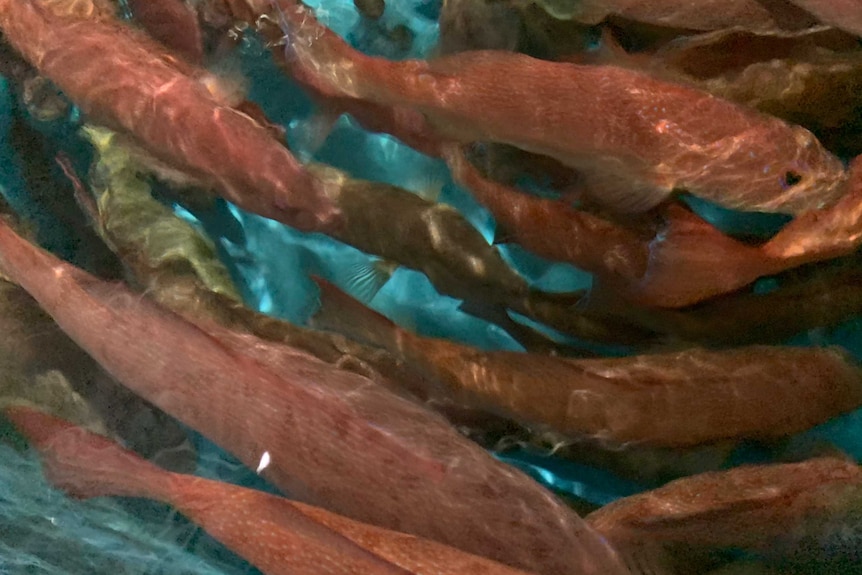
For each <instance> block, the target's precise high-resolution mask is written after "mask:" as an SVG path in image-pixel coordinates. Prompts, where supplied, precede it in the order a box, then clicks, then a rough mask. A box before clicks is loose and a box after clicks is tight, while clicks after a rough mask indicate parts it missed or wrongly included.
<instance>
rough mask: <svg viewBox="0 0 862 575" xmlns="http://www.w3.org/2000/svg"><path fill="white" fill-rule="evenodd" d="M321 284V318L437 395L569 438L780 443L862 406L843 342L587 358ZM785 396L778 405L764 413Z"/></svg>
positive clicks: (668, 443) (669, 443) (670, 443)
mask: <svg viewBox="0 0 862 575" xmlns="http://www.w3.org/2000/svg"><path fill="white" fill-rule="evenodd" d="M321 289H322V296H321V300H322V312H321V313H320V314H319V315H318V316H317V317H316V318H315V320H314V321H315V323H316V324H317V325H319V326H321V327H330V328H335V329H338V328H339V327H342V328H345V329H346V330H348V332H349V333H348V335H349V336H352V337H354V338H357V339H360V340H364V341H367V342H369V343H371V344H374V345H380V346H381V347H383V348H384V349H387V350H388V351H390V352H391V353H392V354H394V355H396V356H397V357H401V358H404V360H405V361H406V362H408V363H411V364H413V365H415V366H416V367H417V368H418V369H420V370H422V371H423V372H424V373H426V374H428V379H429V381H434V380H436V381H440V382H442V385H441V388H442V389H445V390H446V392H447V393H448V394H447V396H446V397H443V398H440V399H444V400H453V399H454V400H455V401H456V402H462V403H464V404H465V405H468V406H471V407H476V408H480V409H487V410H489V411H491V412H493V413H496V414H498V415H503V416H505V417H509V418H512V419H515V420H516V421H519V422H522V423H525V424H527V425H530V426H536V427H538V428H539V429H549V430H551V431H554V432H557V433H558V434H561V435H563V436H564V437H568V438H570V439H583V438H586V437H588V438H593V439H597V440H599V441H603V442H607V443H608V444H609V445H612V446H613V445H625V444H635V445H645V446H656V447H689V446H694V445H700V444H704V443H709V442H716V441H720V440H725V439H734V440H738V439H745V438H751V439H775V438H781V437H786V436H788V435H790V434H792V433H796V432H800V431H804V430H806V429H809V428H810V427H812V426H814V425H817V424H818V423H822V422H824V421H826V420H828V419H830V418H832V417H835V416H836V415H839V414H841V413H846V412H848V411H850V410H852V409H854V408H856V407H858V406H860V405H862V372H860V370H859V369H858V368H857V367H856V366H854V365H853V364H852V362H850V361H849V360H848V358H847V356H846V354H843V353H842V352H840V351H838V350H837V349H794V348H790V349H787V348H780V347H767V346H754V347H749V348H742V349H734V350H726V351H710V350H705V349H690V350H684V351H680V352H673V353H662V354H651V355H644V356H639V357H628V358H611V359H578V360H575V359H564V358H558V357H551V356H543V355H539V354H529V353H527V354H524V353H516V352H501V351H487V352H486V351H481V350H477V349H474V348H471V347H469V346H466V345H462V344H458V343H454V342H450V341H446V340H441V339H434V338H427V337H421V336H418V335H415V334H413V333H410V332H408V331H406V330H403V329H401V328H399V327H398V326H396V325H395V324H393V323H392V322H390V321H389V320H388V319H386V318H384V317H382V316H380V315H379V314H376V313H375V312H373V311H371V310H370V309H367V308H364V307H363V306H361V305H360V304H359V303H358V302H356V301H355V300H352V299H351V298H349V297H348V296H346V295H344V294H342V293H340V292H337V291H336V290H335V288H333V287H332V286H328V285H327V284H321ZM345 326H346V327H345ZM778 397H781V398H784V399H783V400H782V401H781V402H780V406H779V407H775V408H773V409H770V410H768V411H764V410H763V408H762V406H763V405H764V404H765V403H767V402H770V401H774V400H775V398H778ZM692 413H697V414H698V416H697V417H691V414H692Z"/></svg>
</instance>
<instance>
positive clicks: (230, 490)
mask: <svg viewBox="0 0 862 575" xmlns="http://www.w3.org/2000/svg"><path fill="white" fill-rule="evenodd" d="M4 412H5V415H6V417H8V418H9V419H10V420H11V421H12V423H13V425H15V426H16V427H17V428H18V429H19V430H20V431H21V433H22V434H23V435H24V436H25V437H26V438H27V439H29V440H30V441H31V443H32V444H33V446H34V447H36V448H37V449H38V450H39V451H40V452H41V454H42V460H43V466H44V468H45V474H46V476H47V477H48V478H49V479H50V480H51V481H52V482H53V483H54V485H55V486H57V487H59V488H61V489H64V490H66V491H67V492H68V493H69V494H71V495H73V496H75V497H79V498H87V497H103V496H109V495H115V496H124V497H146V498H149V499H155V500H158V501H161V502H164V503H168V504H170V505H172V506H174V507H175V508H177V509H178V510H179V511H180V512H181V513H183V514H184V515H186V516H187V517H188V518H189V519H191V520H192V521H194V522H195V523H197V524H198V525H200V526H201V527H203V528H204V529H205V530H206V531H207V532H209V533H210V534H211V535H213V536H214V537H215V538H216V539H218V540H219V541H221V542H222V543H224V544H225V545H227V546H228V547H230V548H231V549H233V550H234V551H236V552H237V553H238V554H239V555H241V556H243V557H244V558H245V559H247V560H248V561H249V562H250V563H252V564H253V565H255V566H256V567H258V568H260V569H261V571H263V572H264V573H266V574H267V575H282V574H283V575H288V574H289V575H318V574H320V573H327V574H331V575H336V574H338V575H342V574H343V575H348V574H362V575H410V574H413V575H432V574H433V575H460V574H462V573H483V574H486V575H519V574H520V575H526V573H525V572H524V571H520V570H517V569H512V568H510V567H506V566H505V565H501V564H499V563H495V562H493V561H491V560H488V559H484V558H482V557H477V556H475V555H470V554H467V553H464V552H462V551H458V550H457V549H454V548H451V547H447V546H445V545H441V544H439V543H434V542H432V541H428V540H424V539H420V538H418V537H413V536H410V535H405V534H403V533H398V532H395V531H389V530H387V529H381V528H380V527H374V526H372V525H368V524H365V523H360V522H358V521H353V520H351V519H348V518H346V517H342V516H340V515H336V514H334V513H331V512H329V511H326V510H324V509H321V508H319V507H312V506H309V505H303V504H301V503H296V502H294V501H290V500H288V499H285V498H283V497H278V496H275V495H270V494H268V493H263V492H260V491H255V490H252V489H245V488H242V487H237V486H235V485H230V484H227V483H222V482H219V481H213V480H209V479H203V478H200V477H193V476H190V475H183V474H179V473H171V472H169V471H165V470H163V469H161V468H159V467H156V466H155V465H153V464H151V463H149V462H147V461H144V460H143V459H141V458H140V457H138V456H137V455H136V454H135V453H133V452H131V451H128V450H125V449H123V448H122V447H120V446H119V445H117V444H116V443H113V442H112V441H109V440H107V439H105V438H103V437H100V436H98V435H95V434H92V433H90V432H88V431H85V430H84V429H81V428H79V427H75V426H74V425H72V424H70V423H68V422H66V421H63V420H62V419H58V418H56V417H53V416H51V415H48V414H46V413H42V412H40V411H38V410H35V409H32V408H29V407H24V406H11V407H7V408H6V409H5V410H4Z"/></svg>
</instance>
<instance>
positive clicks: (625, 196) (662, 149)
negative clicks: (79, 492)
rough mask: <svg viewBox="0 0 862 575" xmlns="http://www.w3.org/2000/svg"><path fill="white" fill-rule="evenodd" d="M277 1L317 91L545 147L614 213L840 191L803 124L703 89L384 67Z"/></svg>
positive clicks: (483, 58)
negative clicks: (689, 197)
mask: <svg viewBox="0 0 862 575" xmlns="http://www.w3.org/2000/svg"><path fill="white" fill-rule="evenodd" d="M273 3H274V4H276V6H277V8H278V9H279V10H280V14H281V22H282V26H283V27H284V31H285V34H286V37H287V48H286V50H287V51H288V59H290V60H291V61H292V62H293V68H294V69H298V70H301V72H300V73H301V74H305V75H308V76H313V77H314V78H315V81H316V83H317V85H318V89H319V90H321V91H328V92H329V94H331V95H332V96H340V97H349V98H354V99H358V100H365V101H371V102H374V103H377V104H383V105H389V106H395V105H402V106H409V107H411V108H413V109H415V110H417V111H420V112H422V113H423V114H425V115H426V116H427V117H428V118H429V121H430V122H431V124H432V125H433V126H434V128H435V129H436V130H437V131H438V132H439V133H440V134H441V135H442V136H443V137H445V138H447V139H449V140H454V141H461V142H471V141H476V140H480V141H481V140H490V141H495V142H501V143H507V144H511V145H513V146H516V147H519V148H521V149H524V150H527V151H530V152H534V153H538V154H543V155H547V156H551V157H553V158H555V159H557V160H559V161H560V162H562V163H563V164H566V165H568V166H570V167H572V168H575V169H577V170H578V171H579V173H580V174H581V175H582V177H583V179H584V181H585V184H586V187H587V188H588V189H589V190H590V192H591V193H592V194H593V195H594V196H595V197H596V199H597V200H599V201H601V202H603V203H605V204H606V205H609V206H612V207H615V208H616V209H619V210H624V211H643V210H647V209H649V208H651V207H653V206H655V205H657V204H658V203H660V202H661V201H663V200H664V199H666V198H667V197H668V196H669V195H670V194H671V193H672V192H673V191H674V190H681V189H684V190H687V191H689V192H690V193H692V194H695V195H698V196H700V197H703V198H705V199H708V200H711V201H714V202H716V203H718V204H721V205H723V206H726V207H731V208H738V209H744V210H757V211H777V212H787V213H798V212H800V211H803V210H806V209H811V208H819V207H823V206H825V205H830V204H832V203H834V202H835V201H836V200H837V199H838V198H839V197H840V194H841V190H842V188H841V185H840V184H841V182H842V181H843V179H844V171H843V166H842V165H841V162H840V161H839V160H838V159H837V158H835V157H834V156H832V155H831V154H830V153H829V152H828V151H826V150H825V149H824V148H823V147H822V146H821V145H820V143H819V142H818V141H817V139H816V138H815V137H814V136H813V135H812V134H811V133H810V132H808V131H807V130H805V129H804V128H801V127H796V126H791V125H789V124H786V123H784V122H783V121H781V120H778V119H775V118H772V117H769V116H765V115H762V114H760V113H757V112H754V111H752V110H750V109H747V108H744V107H741V106H738V105H736V104H732V103H730V102H727V101H726V100H722V99H720V98H716V97H714V96H712V95H710V94H708V93H707V92H703V91H701V90H697V89H693V88H689V87H685V86H682V85H676V84H672V83H668V82H664V81H660V80H657V79H655V78H653V77H651V76H649V75H647V74H644V73H640V72H636V71H633V70H628V69H623V68H617V67H613V66H579V65H575V64H567V63H557V62H547V61H543V60H537V59H534V58H530V57H528V56H525V55H522V54H513V53H508V52H497V51H477V52H464V53H461V54H456V55H454V56H448V57H444V58H440V59H437V60H434V61H431V62H424V61H419V60H406V61H400V62H392V61H388V60H384V59H381V58H374V57H369V56H366V55H363V54H361V53H359V52H357V51H356V50H353V49H352V48H351V47H350V46H349V45H348V44H347V43H346V42H344V41H343V40H341V39H340V38H339V37H338V36H336V35H335V34H334V33H332V32H331V31H329V30H327V29H325V28H324V27H322V26H321V25H320V24H318V23H317V22H316V20H314V17H313V16H312V15H311V14H310V12H309V11H308V10H307V9H304V8H302V7H298V6H297V5H295V3H294V2H293V1H291V0H282V1H281V2H279V3H276V2H274V0H273ZM501 70H505V73H501Z"/></svg>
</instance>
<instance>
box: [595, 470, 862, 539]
mask: <svg viewBox="0 0 862 575" xmlns="http://www.w3.org/2000/svg"><path fill="white" fill-rule="evenodd" d="M860 489H862V471H860V469H859V466H858V465H856V464H855V463H854V462H851V461H847V460H845V459H841V458H836V457H821V458H818V459H811V460H808V461H803V462H801V463H787V464H773V465H750V466H744V467H739V468H736V469H731V470H728V471H715V472H710V473H703V474H700V475H695V476H693V477H687V478H684V479H678V480H676V481H673V482H671V483H668V484H667V485H665V486H664V487H661V488H659V489H655V490H653V491H647V492H645V493H640V494H638V495H634V496H631V497H626V498H624V499H620V500H618V501H615V502H613V503H611V504H609V505H606V506H605V507H603V508H601V509H599V510H597V511H595V512H593V513H592V514H591V515H590V516H589V517H588V520H589V521H590V523H592V524H593V525H594V526H595V527H596V528H598V529H600V530H601V531H602V532H603V533H605V534H607V535H608V537H610V538H611V539H613V540H614V541H618V542H620V543H622V542H624V541H625V542H627V543H628V544H637V543H641V542H652V543H662V544H683V545H687V546H690V547H692V548H695V549H697V548H698V547H701V548H702V547H707V548H720V547H732V548H736V549H746V550H761V551H768V550H770V549H774V548H775V545H776V543H780V542H782V541H783V542H794V543H795V541H794V540H795V539H797V538H799V539H802V538H803V537H805V536H806V535H807V534H811V533H816V534H827V536H828V534H829V532H830V531H831V532H832V535H833V536H837V537H842V535H841V534H842V529H841V528H840V527H839V526H840V525H841V522H842V521H845V522H846V523H844V524H845V525H847V528H846V529H845V530H844V535H843V536H844V537H846V536H847V531H849V530H850V529H855V525H857V522H858V520H857V519H856V518H855V517H854V516H858V505H859V504H858V502H859V496H860V493H862V491H860ZM851 526H852V527H851ZM823 541H824V539H821V542H823ZM845 544H846V540H845ZM791 548H792V547H791Z"/></svg>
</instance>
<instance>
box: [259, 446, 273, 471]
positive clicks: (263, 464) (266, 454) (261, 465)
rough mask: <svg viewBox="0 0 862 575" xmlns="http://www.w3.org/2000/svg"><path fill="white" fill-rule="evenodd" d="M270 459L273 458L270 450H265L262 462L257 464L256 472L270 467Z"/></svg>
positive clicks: (261, 458) (261, 457)
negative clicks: (270, 455)
mask: <svg viewBox="0 0 862 575" xmlns="http://www.w3.org/2000/svg"><path fill="white" fill-rule="evenodd" d="M270 461H271V459H270V457H269V451H264V452H263V455H261V456H260V463H259V464H258V465H257V471H256V473H258V474H259V473H260V472H261V471H263V470H264V469H266V468H267V467H269V463H270Z"/></svg>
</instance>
